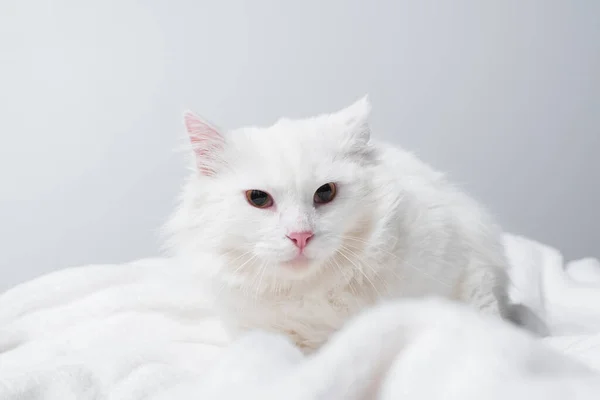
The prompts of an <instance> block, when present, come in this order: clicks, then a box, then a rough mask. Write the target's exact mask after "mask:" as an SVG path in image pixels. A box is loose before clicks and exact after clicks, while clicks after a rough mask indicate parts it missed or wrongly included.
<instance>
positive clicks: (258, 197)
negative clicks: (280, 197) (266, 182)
mask: <svg viewBox="0 0 600 400" xmlns="http://www.w3.org/2000/svg"><path fill="white" fill-rule="evenodd" d="M250 199H251V200H252V202H253V203H254V204H256V205H257V206H262V205H264V204H265V203H266V202H267V200H268V199H269V195H267V194H266V193H265V192H261V191H260V190H253V191H252V193H251V194H250Z"/></svg>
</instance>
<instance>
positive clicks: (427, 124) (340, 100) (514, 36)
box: [0, 0, 600, 289]
mask: <svg viewBox="0 0 600 400" xmlns="http://www.w3.org/2000/svg"><path fill="white" fill-rule="evenodd" d="M0 46H1V49H0V50H1V51H0V135H1V136H0V243H1V251H0V289H2V288H6V287H8V286H10V285H12V284H14V283H16V282H20V281H23V280H26V279H29V278H31V277H34V276H36V275H39V274H42V273H45V272H48V271H51V270H54V269H58V268H62V267H67V266H75V265H79V264H86V263H104V262H122V261H128V260H132V259H135V258H140V257H147V256H154V255H157V254H159V247H158V245H159V236H158V227H159V226H160V224H161V223H162V222H163V221H164V220H165V218H166V217H167V215H168V214H169V212H170V210H171V209H172V207H173V204H174V198H175V196H176V194H177V191H178V188H179V186H180V183H181V179H182V177H183V176H184V174H185V169H184V162H183V159H182V157H181V155H179V154H177V153H176V152H175V151H174V149H175V148H176V147H177V146H178V145H180V144H181V143H183V142H182V137H183V136H182V128H181V122H180V116H181V111H182V109H184V108H187V107H189V108H193V109H194V110H196V111H197V112H199V113H201V114H203V115H204V116H206V117H208V118H209V119H211V120H212V121H215V122H217V123H218V124H220V125H221V126H223V127H225V128H232V127H237V126H240V125H244V124H267V123H270V122H273V121H274V120H275V119H276V118H277V117H278V116H281V115H286V116H292V117H293V116H305V115H310V114H314V113H318V112H322V111H329V110H335V109H338V108H341V107H342V106H344V105H346V104H349V103H350V102H352V101H353V100H355V99H356V98H358V97H359V96H361V95H363V94H365V93H369V94H370V97H371V100H372V103H373V115H372V117H373V118H372V121H373V122H372V126H373V129H374V131H375V134H376V135H378V136H380V137H387V138H388V139H390V140H393V141H394V142H395V143H398V144H402V145H403V146H405V147H406V148H409V149H412V150H414V151H415V152H416V153H417V154H419V155H420V156H421V157H422V158H423V159H425V160H426V161H427V162H429V163H431V164H433V165H434V166H436V167H437V168H439V169H442V170H444V171H447V172H448V173H449V175H450V176H451V177H452V179H454V180H455V181H456V182H457V183H459V184H460V185H462V186H463V187H464V188H466V189H467V190H468V191H469V192H470V193H471V194H473V195H474V196H475V197H476V198H478V199H479V200H481V201H482V202H483V203H485V204H486V205H487V206H488V207H489V208H490V209H491V210H492V212H493V213H494V214H495V215H496V216H497V218H498V220H499V221H500V222H501V223H502V224H503V226H504V227H505V228H506V229H507V230H510V231H513V232H518V233H521V234H525V235H529V236H531V237H534V238H536V239H538V240H540V241H544V242H547V243H549V244H552V245H555V246H558V247H559V248H560V249H562V250H563V251H564V252H565V254H566V256H567V257H568V258H573V257H580V256H600V249H599V247H598V244H599V242H600V233H599V230H598V226H597V224H598V220H599V215H600V214H599V211H598V208H597V204H598V202H599V201H600V193H599V190H598V180H599V178H600V161H599V159H598V157H597V153H598V151H599V149H600V133H599V127H600V78H599V77H600V2H598V1H593V0H590V1H551V0H538V1H535V0H495V1H478V0H473V1H460V0H455V1H451V2H450V1H437V2H432V1H422V0H421V1H416V0H414V1H348V0H335V1H332V0H329V1H323V0H310V1H309V0H303V1H278V0H262V1H261V0H254V1H249V0H248V1H243V0H236V1H166V0H165V1H142V0H140V1H132V0H120V1H94V2H92V1H85V2H84V1H76V0H72V1H65V0H55V1H27V0H19V1H17V0H3V1H2V2H0Z"/></svg>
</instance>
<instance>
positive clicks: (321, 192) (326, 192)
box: [313, 183, 337, 204]
mask: <svg viewBox="0 0 600 400" xmlns="http://www.w3.org/2000/svg"><path fill="white" fill-rule="evenodd" d="M336 193H337V188H336V186H335V183H326V184H324V185H323V186H321V187H320V188H318V189H317V191H316V192H315V195H314V197H313V201H314V202H315V204H326V203H329V202H330V201H331V200H333V199H334V197H335V195H336Z"/></svg>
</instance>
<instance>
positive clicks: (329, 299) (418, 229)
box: [168, 98, 506, 350]
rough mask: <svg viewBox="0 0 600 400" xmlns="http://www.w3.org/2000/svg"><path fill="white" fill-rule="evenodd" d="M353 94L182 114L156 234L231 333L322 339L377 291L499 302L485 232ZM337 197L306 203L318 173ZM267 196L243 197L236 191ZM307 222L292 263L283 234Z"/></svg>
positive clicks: (453, 191)
mask: <svg viewBox="0 0 600 400" xmlns="http://www.w3.org/2000/svg"><path fill="white" fill-rule="evenodd" d="M369 111H370V105H369V102H368V101H367V99H366V98H363V99H361V100H359V101H358V102H356V103H354V104H353V105H351V106H349V107H347V108H345V109H343V110H341V111H338V112H336V113H333V114H327V115H319V116H316V117H312V118H307V119H301V120H290V119H281V120H279V121H278V122H276V123H275V124H274V125H272V126H270V127H266V128H258V127H248V128H243V129H239V130H234V131H231V132H226V133H225V132H219V131H218V130H217V129H216V128H215V127H213V126H211V125H210V124H208V123H206V122H205V121H202V120H201V119H200V118H198V117H196V116H195V115H193V114H191V113H186V115H185V122H186V128H187V131H188V134H189V135H190V138H191V141H192V144H193V148H194V154H195V164H194V172H193V174H192V176H191V177H190V179H189V181H188V182H187V184H186V185H185V188H184V191H183V196H182V202H181V205H180V207H179V209H178V210H177V211H176V213H175V214H174V216H173V218H172V219H171V221H170V223H169V224H168V230H169V233H170V245H171V246H172V247H173V248H174V249H175V251H176V253H177V254H178V255H179V256H181V257H182V258H183V260H184V261H185V262H186V263H191V264H196V266H197V267H198V268H201V269H203V270H204V271H205V272H206V273H207V275H208V276H209V277H210V279H211V285H212V288H214V290H215V300H216V307H218V310H219V312H220V313H221V315H222V317H223V319H224V321H225V322H226V323H227V324H228V326H230V327H231V328H232V330H233V332H239V331H244V330H249V329H257V328H258V329H263V330H267V331H275V332H283V333H285V334H287V335H288V336H289V337H291V338H292V340H294V341H295V343H297V344H298V345H299V346H300V347H301V348H304V349H306V350H311V349H315V348H318V347H319V346H320V345H321V344H323V343H324V342H325V341H326V340H327V338H328V337H329V336H330V335H331V333H332V332H334V331H336V330H338V329H339V328H340V327H341V326H342V325H343V324H344V322H345V321H347V320H348V318H349V317H350V316H352V315H355V314H356V313H358V312H359V311H361V310H363V309H365V308H367V307H369V306H372V305H373V304H375V303H376V302H378V301H380V300H385V299H389V298H399V297H423V296H429V295H437V296H444V297H446V298H450V299H455V300H459V301H463V302H467V303H470V304H472V305H473V306H474V307H476V308H478V309H480V310H482V311H484V312H486V313H494V314H501V313H502V312H503V310H504V302H505V300H504V291H505V289H504V288H505V283H504V280H505V279H504V276H505V272H504V266H505V264H506V262H505V258H504V254H503V249H502V246H501V244H500V240H499V231H498V230H497V228H496V226H495V225H494V223H493V222H492V220H491V219H490V217H489V216H488V214H487V213H486V212H485V211H484V210H483V209H482V208H481V207H480V206H479V205H478V204H477V203H476V202H475V201H473V200H472V199H471V198H469V197H468V196H466V195H465V194H464V193H462V192H461V191H460V190H458V189H457V188H455V187H454V186H452V185H451V184H449V183H448V182H447V181H446V180H445V178H444V176H443V175H442V174H440V173H438V172H436V171H434V170H433V169H431V168H430V167H428V166H427V165H425V164H424V163H422V162H421V161H419V160H418V159H417V158H416V157H414V156H413V155H411V154H409V153H407V152H406V151H404V150H402V149H399V148H396V147H393V146H390V145H388V144H384V143H379V142H376V141H373V140H371V139H370V129H369V125H368V116H369ZM329 182H333V183H335V184H336V186H337V196H336V197H335V198H334V199H333V201H331V202H330V203H328V204H321V205H316V204H314V203H313V196H314V193H315V191H316V190H317V188H319V187H320V186H321V185H323V184H326V183H329ZM252 189H256V190H261V191H264V192H268V193H269V194H270V195H271V196H272V198H273V203H274V204H273V206H272V207H269V208H266V209H261V208H256V207H253V206H251V205H250V204H249V203H248V201H247V198H246V196H245V192H246V191H248V190H252ZM302 231H311V232H313V234H314V236H313V237H312V239H311V241H310V242H309V243H308V245H307V246H306V248H305V250H304V257H305V258H304V261H301V262H300V263H299V264H298V263H297V262H293V261H292V260H295V257H296V256H297V254H298V248H297V247H296V246H294V243H293V242H292V241H291V240H290V239H289V238H287V237H286V235H288V234H289V233H290V232H302Z"/></svg>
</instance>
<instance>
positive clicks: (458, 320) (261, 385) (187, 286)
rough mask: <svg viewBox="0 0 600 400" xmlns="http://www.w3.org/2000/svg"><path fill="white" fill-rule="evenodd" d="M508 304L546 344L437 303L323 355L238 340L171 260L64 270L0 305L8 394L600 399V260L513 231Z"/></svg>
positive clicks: (2, 388)
mask: <svg viewBox="0 0 600 400" xmlns="http://www.w3.org/2000/svg"><path fill="white" fill-rule="evenodd" d="M506 248H507V252H508V254H509V257H510V260H511V264H512V266H513V269H512V271H511V280H512V282H513V287H512V289H511V290H512V292H511V297H512V298H513V299H514V300H515V301H517V302H519V303H522V304H524V305H526V306H527V309H523V310H521V312H520V313H519V315H520V316H522V318H523V319H524V320H525V322H527V323H528V324H530V325H531V326H532V327H534V328H535V329H537V330H539V331H542V332H547V333H549V334H550V336H549V337H547V338H544V339H538V338H534V337H533V336H530V335H528V334H526V333H524V332H523V331H521V330H518V329H516V328H514V327H512V326H510V325H509V324H506V323H503V322H500V321H496V320H491V319H487V318H484V317H481V316H479V315H478V314H475V313H472V312H470V311H469V310H467V309H466V308H464V307H462V306H458V305H454V304H450V303H447V302H443V301H437V300H424V301H405V302H398V303H392V304H388V305H385V306H382V307H379V308H376V309H373V310H369V311H367V312H366V313H365V314H364V315H362V316H360V317H359V318H357V319H355V320H354V321H352V322H351V323H349V324H348V326H347V327H346V328H345V329H344V330H342V331H341V332H340V333H339V334H338V335H336V336H335V337H334V339H333V340H332V341H331V343H329V344H328V345H327V346H325V347H324V348H323V349H322V350H321V351H320V352H319V353H317V354H315V355H314V356H312V357H304V356H302V355H301V354H300V353H299V352H298V351H297V350H296V349H295V348H294V347H293V346H292V345H290V344H289V343H288V342H287V341H286V340H285V339H283V338H281V337H278V336H273V335H270V334H266V333H260V332H257V333H253V334H250V335H248V336H247V337H245V338H243V339H242V340H239V341H237V342H236V343H234V344H233V345H231V346H227V344H228V343H229V339H228V338H227V335H226V334H225V332H224V331H223V330H222V327H221V326H220V324H219V322H218V321H217V320H216V318H215V317H214V315H212V313H211V312H210V309H211V307H210V304H209V302H208V301H207V300H206V299H205V298H203V296H202V290H201V277H199V276H197V275H196V274H195V271H193V270H189V269H184V268H182V267H180V266H177V265H174V263H172V262H170V261H169V260H165V259H152V260H142V261H137V262H134V263H129V264H124V265H104V266H90V267H82V268H74V269H67V270H63V271H59V272H56V273H53V274H50V275H47V276H44V277H41V278H39V279H37V280H34V281H31V282H28V283H25V284H23V285H20V286H18V287H16V288H14V289H12V290H9V291H8V292H6V293H5V294H3V295H1V296H0V399H1V400H5V399H6V400H13V399H52V400H54V399H57V400H70V399H83V400H85V399H128V400H135V399H157V400H158V399H299V400H300V399H324V400H325V399H327V400H330V399H332V400H335V399H374V398H381V399H397V398H403V399H442V398H443V399H461V400H465V399H478V400H479V399H507V398H509V399H511V400H516V399H538V398H539V399H545V400H548V399H559V398H560V399H562V398H573V399H595V400H597V399H599V398H600V373H599V372H598V371H600V263H598V261H596V260H593V259H586V260H579V261H576V262H573V263H569V264H567V265H566V266H565V265H564V263H563V260H562V257H561V255H560V252H558V251H557V250H555V249H551V248H548V247H546V246H543V245H541V244H538V243H535V242H532V241H529V240H527V239H524V238H520V237H514V236H506Z"/></svg>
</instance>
